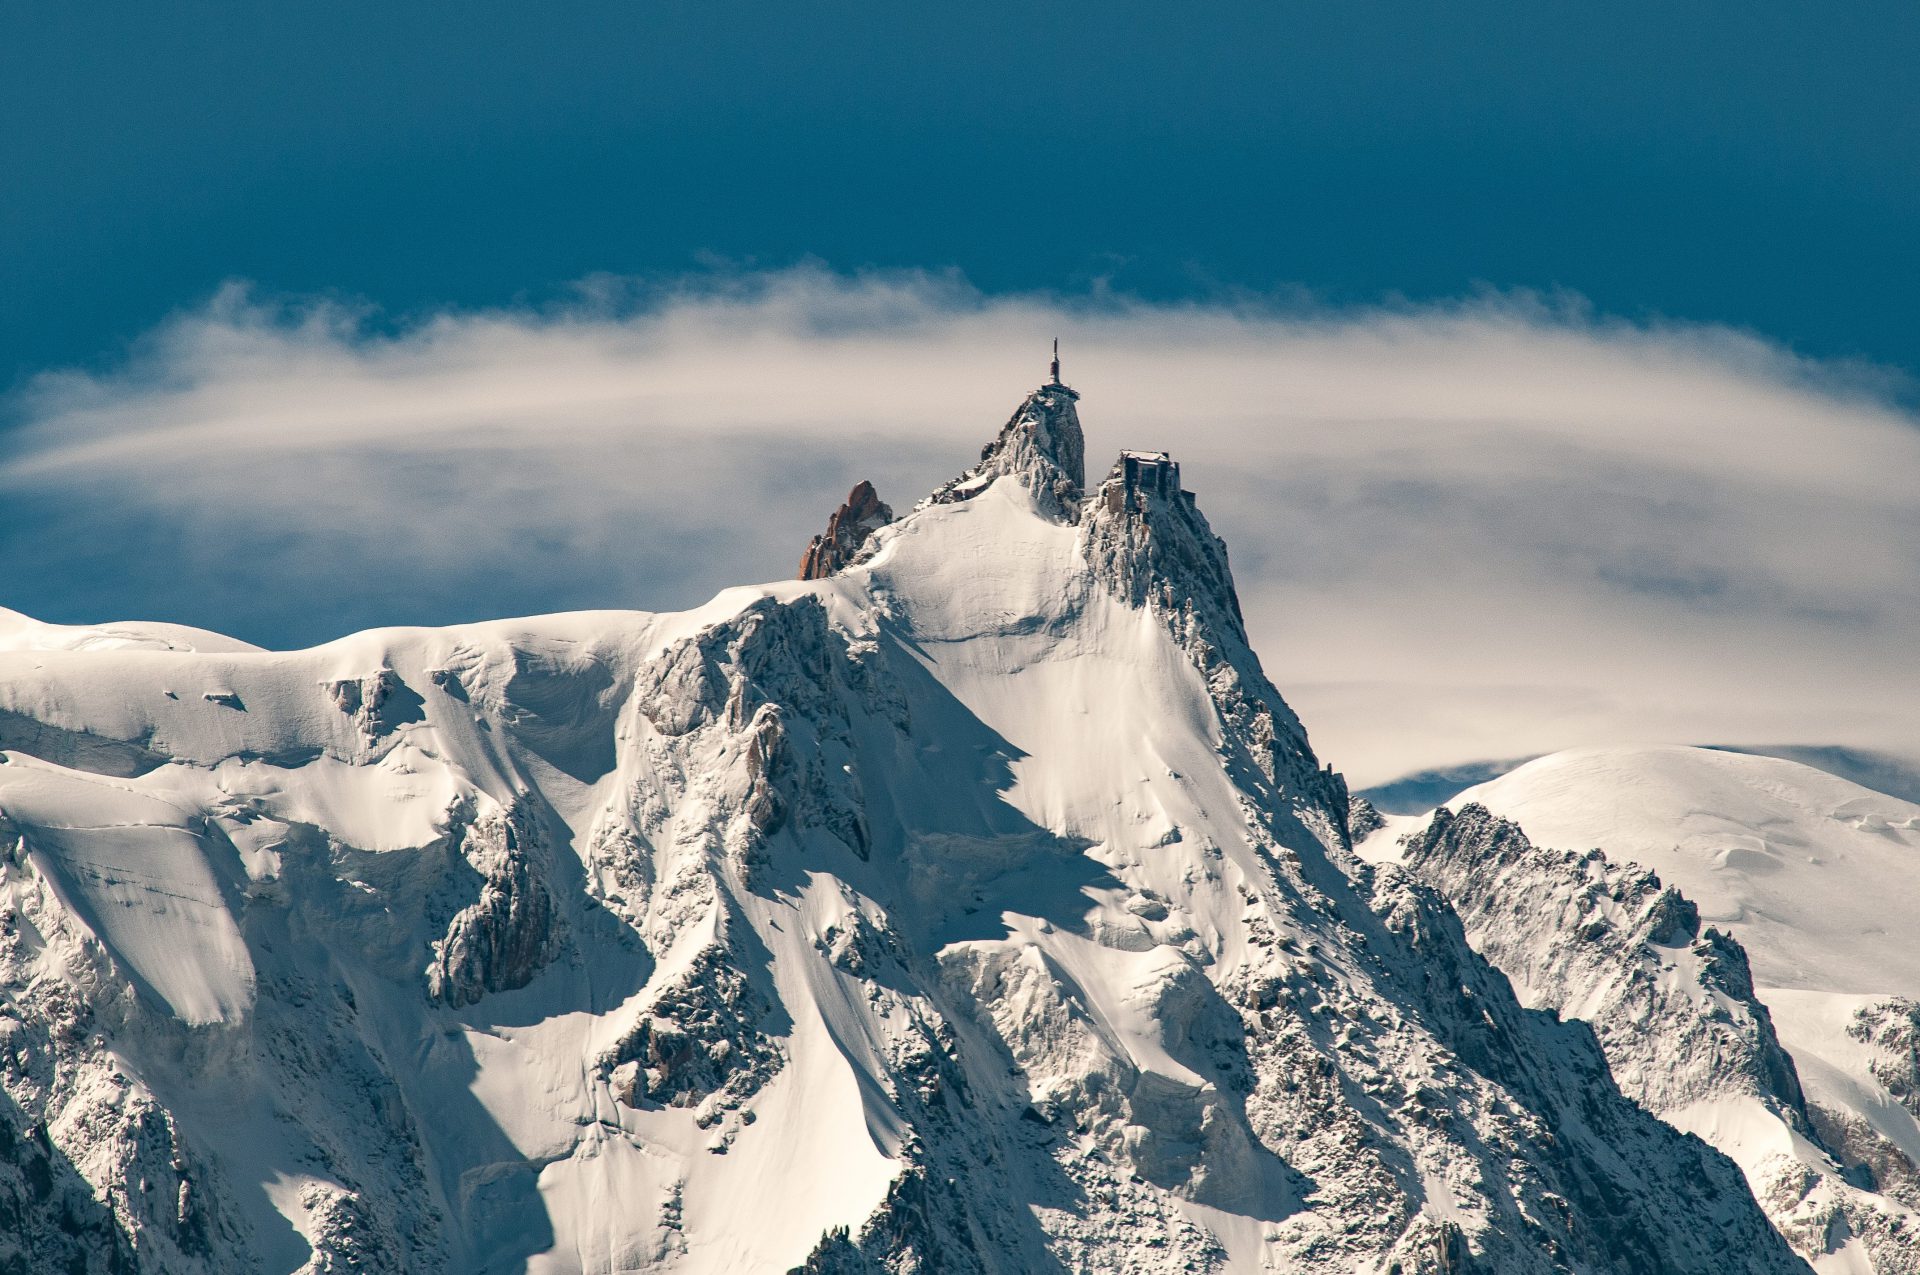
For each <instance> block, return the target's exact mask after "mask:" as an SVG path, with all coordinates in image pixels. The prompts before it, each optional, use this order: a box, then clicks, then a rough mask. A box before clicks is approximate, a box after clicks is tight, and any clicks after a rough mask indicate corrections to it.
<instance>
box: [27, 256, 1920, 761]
mask: <svg viewBox="0 0 1920 1275" xmlns="http://www.w3.org/2000/svg"><path fill="white" fill-rule="evenodd" d="M1055 333H1059V334H1062V335H1063V336H1064V338H1065V339H1064V341H1063V348H1062V354H1063V361H1064V369H1063V370H1064V376H1065V379H1066V380H1067V381H1069V382H1070V383H1072V384H1074V385H1075V386H1077V387H1078V388H1079V389H1080V390H1081V391H1082V393H1083V394H1084V395H1085V399H1084V401H1083V403H1082V405H1081V406H1082V409H1083V411H1082V417H1083V420H1084V422H1085V425H1086V428H1087V432H1088V436H1089V453H1090V456H1091V457H1092V461H1091V465H1092V467H1093V468H1094V469H1096V470H1097V469H1099V468H1100V467H1101V466H1102V464H1103V463H1104V461H1103V453H1108V452H1112V451H1115V450H1117V449H1118V448H1120V447H1123V446H1128V447H1150V448H1159V447H1167V448H1171V449H1172V450H1173V451H1174V452H1175V453H1176V454H1177V455H1178V457H1179V458H1180V460H1181V461H1182V463H1183V465H1184V471H1185V476H1186V481H1187V485H1188V486H1190V487H1191V488H1193V489H1194V490H1196V491H1197V492H1199V493H1200V500H1201V503H1202V506H1203V507H1204V508H1205V509H1206V510H1207V512H1208V514H1209V516H1210V517H1211V518H1212V520H1213V522H1214V524H1215V526H1216V528H1217V529H1218V530H1219V531H1221V532H1222V534H1224V535H1225V536H1226V537H1227V539H1228V542H1229V544H1230V545H1231V547H1232V550H1233V555H1234V564H1235V568H1236V574H1237V577H1238V581H1239V587H1240V592H1241V596H1242V600H1243V602H1244V603H1245V605H1246V609H1247V612H1248V616H1249V620H1250V622H1251V625H1252V628H1253V631H1254V637H1255V641H1256V644H1257V645H1258V647H1259V649H1260V650H1261V652H1262V654H1263V656H1264V657H1265V659H1266V662H1267V664H1268V667H1269V671H1270V672H1271V673H1272V675H1273V676H1274V678H1275V680H1276V681H1277V682H1278V683H1279V684H1280V686H1281V688H1282V690H1283V691H1285V692H1286V693H1287V694H1288V695H1289V697H1290V698H1291V699H1292V700H1293V701H1294V703H1295V704H1296V706H1297V707H1298V708H1299V709H1300V710H1301V713H1302V715H1303V716H1304V717H1305V719H1306V721H1307V723H1308V726H1309V728H1310V730H1312V731H1313V733H1314V736H1315V740H1316V744H1317V745H1318V747H1319V749H1320V751H1321V752H1322V754H1323V755H1325V756H1327V757H1329V758H1330V759H1331V760H1333V761H1334V763H1335V764H1336V765H1338V766H1340V767H1342V768H1343V769H1345V770H1346V771H1347V772H1348V773H1349V774H1350V775H1351V776H1352V777H1353V778H1354V779H1355V780H1356V781H1357V782H1359V783H1362V784H1364V783H1368V782H1373V781H1377V780H1380V779H1384V778H1387V777H1389V776H1391V775H1394V774H1397V773H1400V772H1402V771H1405V770H1409V769H1413V768H1417V767H1421V766H1430V765H1438V764H1444V763H1448V762H1455V761H1460V760H1465V759H1470V758H1478V757H1488V756H1515V755H1521V754H1527V753H1534V752H1541V751H1547V750H1551V749H1556V748H1562V747H1567V746H1571V745H1576V744H1583V743H1599V742H1610V741H1624V740H1650V739H1662V740H1684V741H1690V742H1698V741H1743V740H1744V741H1752V742H1783V741H1799V742H1813V743H1828V742H1844V743H1851V744H1857V745H1867V746H1889V745H1892V746H1898V745H1900V744H1901V743H1902V742H1903V741H1904V740H1905V739H1906V737H1907V735H1908V734H1910V731H1908V730H1906V729H1905V727H1904V725H1903V723H1905V722H1910V721H1911V720H1913V717H1914V715H1915V712H1916V710H1920V685H1916V679H1913V678H1912V677H1911V676H1910V675H1909V674H1908V673H1907V671H1906V664H1907V660H1908V658H1909V657H1908V654H1907V652H1906V650H1905V649H1904V648H1905V647H1906V645H1907V642H1906V636H1907V635H1909V634H1911V633H1912V632H1914V631H1916V630H1920V587H1916V586H1920V510H1917V509H1916V502H1915V498H1914V496H1913V494H1912V491H1913V481H1912V480H1913V476H1914V475H1915V474H1920V429H1916V427H1915V422H1914V421H1913V419H1912V418H1911V417H1909V416H1907V415H1905V414H1904V413H1903V412H1901V411H1900V410H1899V409H1898V408H1896V407H1894V406H1892V405H1891V404H1890V401H1889V400H1888V398H1887V397H1886V395H1885V394H1884V393H1882V392H1880V390H1884V388H1885V387H1884V386H1882V387H1879V390H1876V388H1875V387H1874V386H1873V385H1870V384H1863V383H1861V381H1860V380H1859V379H1858V376H1857V375H1856V376H1855V377H1854V379H1853V380H1851V381H1848V380H1845V379H1843V376H1842V372H1841V371H1840V370H1837V369H1833V368H1823V367H1818V366H1812V365H1808V364H1806V363H1803V362H1800V361H1797V360H1795V359H1793V358H1792V357H1791V356H1789V355H1787V354H1785V353H1784V352H1782V351H1780V350H1778V349H1775V348H1773V347H1770V346H1766V345H1764V344H1762V343H1760V342H1758V341H1755V340H1752V339H1750V338H1746V337H1742V336H1738V335H1736V334H1732V333H1729V332H1726V331H1722V330H1713V329H1679V328H1658V329H1647V328H1639V327H1633V326H1629V325H1625V324H1610V323H1601V322H1596V321H1593V320H1591V319H1590V318H1586V317H1583V316H1581V315H1579V314H1576V313H1572V312H1567V311H1560V310H1552V309H1547V308H1542V307H1540V306H1537V305H1534V304H1532V303H1530V302H1526V301H1523V300H1509V301H1494V302H1481V303H1474V304H1471V305H1467V306H1462V307H1458V308H1452V309H1433V310H1423V311H1408V312H1391V313H1385V312H1370V313H1358V314H1297V313H1289V314H1275V313H1271V312H1259V311H1229V310H1224V309H1207V308H1196V307H1179V308H1156V307H1151V306H1146V305H1127V304H1116V305H1110V306H1105V307H1101V308H1094V309H1090V308H1087V307H1082V306H1075V307H1069V306H1062V305H1059V304H1055V303H1051V302H1047V301H1043V300H1037V299H1031V298H1016V299H989V298H984V297H982V296H980V295H978V294H976V293H973V292H971V291H969V290H967V289H966V288H964V287H963V286H960V285H957V284H954V283H952V282H951V281H939V280H930V279H927V278H924V277H917V276H906V277H888V278H877V279H875V278H867V279H858V280H847V279H844V278H836V277H832V276H827V275H824V274H820V273H810V272H797V273H790V274H783V275H775V276H769V277H764V278H759V279H753V280H747V281H744V282H738V281H736V285H735V286H731V287H729V288H726V289H723V290H710V291H707V292H704V293H692V292H690V293H686V294H683V295H681V296H679V297H677V298H675V299H673V300H670V301H668V302H665V303H662V304H657V305H653V306H651V307H649V308H643V309H638V310H631V309H628V310H621V309H616V308H600V309H590V310H581V311H577V312H571V313H565V314H558V315H556V314H540V315H535V314H516V313H490V314H480V315H452V316H445V317H442V318H439V319H437V320H434V321H432V322H430V323H426V324H424V325H421V326H419V327H416V328H413V329H409V330H407V331H404V332H401V333H400V334H398V335H392V334H378V333H374V332H371V331H369V330H366V329H364V328H362V327H360V326H358V325H357V323H356V321H355V320H354V319H353V318H352V317H351V316H349V315H346V314H344V313H342V312H339V311H335V310H331V309H328V308H327V307H324V306H321V307H316V308H313V309H309V310H305V311H299V312H290V311H270V310H264V309H261V308H258V307H255V306H253V305H252V304H251V303H249V301H248V300H247V298H246V297H245V296H244V295H241V294H238V293H236V294H231V295H228V296H225V297H223V298H221V299H220V300H219V301H218V302H216V303H215V304H214V305H213V306H211V307H209V308H208V309H207V310H206V311H204V312H202V313H200V314H197V315H193V316H189V317H187V318H185V319H182V320H180V321H178V322H176V323H175V324H173V325H171V326H169V327H168V328H166V329H163V330H162V331H160V332H158V333H156V334H155V335H154V336H153V338H152V339H151V340H150V341H149V342H148V343H147V345H146V346H145V347H144V348H143V349H142V351H141V352H140V353H139V354H138V356H137V357H136V358H135V359H134V360H133V361H132V362H131V363H130V364H129V365H128V366H126V367H125V368H123V369H120V370H119V371H116V372H114V373H111V374H105V375H100V376H67V377H53V378H46V379H43V380H42V381H40V382H39V383H37V384H35V385H34V386H32V387H31V388H30V390H29V391H28V393H27V394H26V395H25V397H24V398H23V399H22V400H21V401H20V403H19V404H18V407H19V408H20V411H21V414H22V416H23V423H22V425H21V427H20V428H19V429H18V430H16V431H15V433H14V435H13V442H14V446H13V448H12V454H11V456H10V458H9V459H8V460H7V461H6V462H5V465H4V468H0V492H4V498H5V503H6V507H7V509H8V512H9V514H10V515H11V517H10V518H9V519H8V520H7V521H6V522H5V523H0V541H3V542H4V543H0V550H4V552H5V553H6V555H7V561H8V563H9V569H8V576H7V585H8V594H7V596H6V597H5V598H3V599H0V604H5V605H11V606H14V607H18V608H20V609H23V610H26V611H29V612H38V613H40V614H42V615H44V616H46V617H47V618H51V619H76V620H77V619H104V618H118V617H120V616H129V615H140V616H152V617H160V618H167V619H177V620H183V621H190V622H194V623H199V624H204V625H209V626H212V627H216V628H224V629H228V630H231V631H236V632H238V633H239V634H240V635H241V636H244V637H250V638H253V639H255V640H261V641H266V642H269V643H274V644H283V645H284V644H293V643H301V642H310V641H316V640H320V639H323V638H326V637H329V636H333V635H336V634H338V633H341V632H345V631H347V630H350V629H353V628H357V627H363V626H368V625H375V624H385V623H394V622H434V621H450V620H456V619H464V618H474V617H479V616H485V615H491V614H505V613H513V612H531V611H542V610H552V609H561V608H572V607H586V606H638V607H646V608H663V607H678V606H685V605H690V604H692V603H694V602H697V601H699V600H700V599H702V598H703V597H705V596H706V595H707V594H709V593H711V592H712V591H713V590H715V589H717V588H719V587H721V586H723V585H726V584H730V583H737V582H740V581H744V580H757V579H766V578H772V577H777V576H782V575H786V574H789V573H791V571H792V570H793V564H794V562H795V561H797V557H798V553H799V550H800V547H801V546H802V545H804V543H805V541H806V538H807V536H808V535H810V534H811V533H813V532H814V531H817V530H818V529H819V526H820V525H821V524H822V523H823V520H824V518H825V515H826V512H827V511H828V510H830V508H831V507H832V506H833V504H834V503H835V502H836V501H837V500H838V499H840V498H841V497H842V496H843V495H844V493H845V491H846V489H847V488H848V487H849V486H851V485H852V483H853V482H854V481H855V480H856V479H859V478H870V479H872V480H873V481H874V482H875V484H876V486H877V487H878V488H879V490H880V493H881V495H882V497H883V498H885V499H887V500H888V501H890V502H892V503H893V504H894V505H895V506H896V507H901V508H904V507H905V506H906V505H908V504H909V503H910V502H911V501H912V500H913V499H914V498H915V497H916V496H917V495H919V494H920V493H922V492H925V491H927V490H929V489H931V488H932V487H933V486H934V485H936V484H937V483H938V482H939V481H941V480H942V479H944V478H947V477H949V476H951V475H952V474H953V473H955V472H957V471H958V470H960V469H961V468H963V467H964V466H965V464H966V463H967V462H968V461H969V460H971V459H972V457H973V455H974V454H975V451H976V449H977V448H978V446H979V443H980V442H981V440H982V439H984V438H986V437H988V436H990V435H991V433H992V431H993V429H995V428H996V427H997V426H998V424H999V423H1000V422H1001V421H1002V420H1004V418H1005V416H1006V413H1007V412H1008V410H1009V409H1010V407H1011V405H1012V404H1013V403H1015V402H1017V401H1018V398H1019V395H1020V394H1021V393H1023V392H1024V391H1025V390H1026V389H1028V388H1031V386H1032V385H1034V384H1037V383H1038V382H1039V381H1040V380H1042V379H1043V378H1044V377H1045V375H1046V373H1047V356H1048V343H1047V342H1048V338H1049V337H1051V336H1052V335H1054V334H1055Z"/></svg>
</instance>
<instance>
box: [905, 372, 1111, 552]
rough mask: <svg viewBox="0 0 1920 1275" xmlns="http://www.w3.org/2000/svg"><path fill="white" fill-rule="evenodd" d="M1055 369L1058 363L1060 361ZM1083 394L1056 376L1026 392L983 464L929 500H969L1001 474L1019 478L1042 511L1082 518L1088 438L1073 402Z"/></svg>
mask: <svg viewBox="0 0 1920 1275" xmlns="http://www.w3.org/2000/svg"><path fill="white" fill-rule="evenodd" d="M1054 367H1055V371H1056V373H1057V372H1058V368H1059V364H1058V362H1057V361H1056V363H1055V365H1054ZM1079 398H1080V396H1079V395H1078V394H1076V393H1075V392H1074V391H1073V390H1072V389H1070V388H1068V387H1067V386H1065V385H1062V384H1060V383H1059V382H1058V381H1057V380H1056V381H1054V382H1052V383H1050V384H1047V385H1042V386H1041V387H1040V388H1039V389H1037V390H1035V391H1034V392H1033V393H1031V394H1029V395H1027V398H1026V401H1025V402H1023V403H1021V404H1020V407H1019V410H1017V411H1016V412H1014V414H1013V416H1012V418H1011V419H1009V420H1008V421H1007V423H1006V424H1005V425H1003V426H1002V427H1001V429H1000V433H999V434H998V435H997V436H996V437H995V438H994V440H993V441H992V442H991V443H988V444H987V445H986V447H985V448H983V449H982V450H981V452H980V463H979V464H977V465H975V466H974V467H973V468H972V469H969V470H968V471H967V472H966V473H964V474H962V475H960V476H959V477H958V478H956V479H954V480H953V481H952V482H950V483H948V484H947V485H946V486H944V487H942V488H940V490H938V491H936V492H934V493H933V495H931V496H929V497H928V498H927V503H929V504H940V505H944V504H951V503H953V502H954V501H959V500H968V499H970V498H972V497H973V496H976V495H978V494H979V493H980V492H982V491H985V490H986V489H987V487H989V486H990V485H992V483H993V481H994V480H995V479H996V478H1001V477H1004V476H1006V475H1009V474H1011V475H1013V476H1015V477H1017V478H1018V479H1019V480H1020V482H1021V483H1022V484H1023V485H1024V486H1025V487H1026V488H1027V490H1028V491H1029V492H1031V493H1033V498H1034V503H1035V505H1036V506H1037V507H1038V508H1039V510H1040V512H1041V513H1042V514H1044V515H1045V516H1046V517H1048V518H1051V519H1053V520H1054V521H1055V522H1077V521H1079V518H1080V493H1081V489H1082V488H1083V487H1084V486H1085V485H1086V476H1087V456H1086V439H1085V437H1084V436H1083V435H1082V434H1081V432H1080V414H1079V412H1078V411H1076V410H1075V408H1074V403H1075V402H1077V401H1078V400H1079Z"/></svg>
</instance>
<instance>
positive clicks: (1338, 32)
mask: <svg viewBox="0 0 1920 1275" xmlns="http://www.w3.org/2000/svg"><path fill="white" fill-rule="evenodd" d="M1916 66H1920V8H1916V7H1915V6H1913V5H1911V4H1908V3H1886V4H1853V5H1831V4H1811V3H1809V4H1778V3H1765V2H1761V3H1746V4H1739V5H1733V4H1724V5H1692V6H1689V5H1674V4H1671V3H1661V4H1651V3H1610V4H1606V5H1589V6H1570V5H1541V4H1538V3H1485V2H1469V3H1452V4H1445V5H1442V4H1438V3H1397V4H1382V3H1365V2H1360V3H1354V2H1351V0H1342V2H1341V3H1333V2H1331V0H1320V2H1316V3H1308V4H1303V3H1275V2H1272V0H1267V2H1264V3H1247V4H1212V5H1186V6H1174V5H1168V4H1165V3H1153V4H1136V3H1102V4H1099V5H1094V4H1032V3H1023V4H1005V3H995V2H982V0H976V2H975V3H970V4H966V5H943V6H930V5H916V4H902V3H897V2H896V3H890V4H865V3H862V4H849V3H831V2H829V3H817V4H811V5H785V4H781V5H776V4H768V3H739V2H737V0H707V2H704V3H699V4H694V3H648V2H645V0H625V2H623V3H553V4H544V5H527V4H499V3H491V2H483V0H466V2H464V3H461V4H457V5H455V4H443V3H400V4H396V3H392V0H382V2H381V3H378V4H362V3H346V2H335V3H328V4H324V5H322V4H292V3H285V4H282V3H275V4H266V5H258V6H242V5H233V4H228V3H221V4H211V3H189V2H185V0H175V2H174V3H169V4H163V5H154V4H150V3H142V4H128V3H96V4H89V5H54V4H39V5H16V6H9V7H8V8H7V10H6V12H5V14H4V16H0V385H5V384H6V383H9V382H17V380H18V378H20V377H21V376H23V375H27V374H31V373H32V372H34V371H36V370H39V369H44V368H47V367H50V366H58V365H65V364H92V365H99V364H101V363H102V362H111V360H112V359H113V358H114V357H115V353H116V351H117V350H118V349H120V348H121V347H122V345H123V343H124V342H125V341H126V340H128V339H129V338H131V337H133V336H135V335H137V334H138V333H140V332H141V331H143V330H145V329H147V328H149V327H151V326H152V325H153V324H154V323H155V322H156V321H157V320H158V319H160V318H161V317H162V316H164V315H165V314H166V313H167V312H168V311H170V310H173V309H175V308H178V307H183V306H189V305H192V304H195V303H197V302H198V301H201V300H203V299H204V298H205V297H206V296H207V295H208V294H209V293H211V292H212V290H213V289H214V288H215V287H216V286H217V285H218V284H219V283H220V282H221V281H222V280H224V279H229V278H245V279H250V280H253V281H255V282H257V283H258V284H259V285H261V286H262V287H263V288H264V289H266V290H267V291H269V292H271V293H307V292H315V291H320V292H328V293H335V294H341V295H345V296H350V297H355V298H364V299H367V300H370V301H372V302H374V303H375V304H377V305H378V306H380V307H382V308H383V309H384V310H385V311H386V312H387V313H389V314H392V315H394V316H396V317H404V316H406V315H408V314H415V313H419V312H422V311H425V310H428V309H431V308H433V307H436V306H441V305H448V304H451V305H458V306H478V305H498V304H510V303H514V302H525V301H531V302H534V303H539V302H541V301H543V300H547V299H550V298H552V297H554V296H555V295H556V294H557V293H558V292H559V291H560V290H561V289H563V288H564V286H565V284H566V283H567V281H569V280H572V279H576V278H579V277H582V276H585V275H589V274H592V273H595V272H612V273H617V274H624V275H640V276H656V275H662V274H669V275H670V274H675V273H679V272H683V271H688V270H699V269H703V268H706V267H707V266H708V264H710V263H711V262H712V261H714V260H715V259H721V260H725V261H730V262H733V263H736V264H744V265H757V266H779V265H784V264H788V263H791V262H793V261H794V260H796V259H799V258H802V257H804V256H813V257H817V258H820V259H822V260H824V261H825V262H827V263H828V264H830V265H832V266H834V267H836V268H839V269H857V268H861V267H865V266H882V267H935V268H939V267H958V268H959V269H960V270H962V271H963V272H964V273H965V274H966V275H967V277H968V278H970V279H971V280H972V281H973V282H974V283H976V284H977V285H979V286H981V287H983V288H986V289H988V290H989V291H1002V290H1024V289H1054V290H1064V291H1068V292H1073V291H1076V290H1081V289H1085V288H1087V287H1088V286H1090V285H1091V284H1092V282H1093V281H1094V280H1096V279H1098V278H1101V277H1110V278H1111V279H1112V281H1113V282H1114V284H1115V285H1116V286H1118V287H1119V288H1121V289H1124V290H1129V291H1134V292H1138V293H1140V294H1143V295H1146V296H1150V297H1154V298H1160V299H1165V298H1178V297H1182V296H1218V295H1221V294H1222V293H1229V292H1232V291H1234V290H1237V289H1250V290H1254V291H1256V292H1268V291H1285V290H1286V289H1289V288H1291V287H1294V286H1296V285H1304V286H1305V287H1306V288H1307V289H1309V290H1311V291H1312V292H1313V293H1314V294H1316V295H1318V296H1320V297H1322V298H1325V299H1328V300H1331V301H1334V302H1349V301H1371V300H1377V299H1380V298H1382V297H1391V296H1394V295H1406V296H1409V297H1412V298H1416V299H1418V298H1429V297H1436V296H1449V295H1456V294H1459V293H1461V292H1464V291H1467V290H1469V289H1472V288H1474V287H1475V286H1477V285H1480V284H1490V285H1493V286H1495V287H1500V288H1511V287H1531V288H1541V289H1552V288H1564V289H1570V290H1573V291H1576V292H1578V293H1581V294H1584V295H1585V296H1587V297H1588V298H1590V299H1591V300H1592V301H1593V302H1594V303H1595V304H1596V305H1597V306H1598V307H1599V308H1600V309H1601V310H1603V311H1606V312H1611V313H1616V314H1620V315H1624V316H1627V317H1630V318H1645V317H1649V316H1672V317H1677V318H1684V319H1693V320H1709V321H1724V322H1728V323H1732V324H1735V325H1740V326H1744V327H1750V328H1752V329H1754V330H1757V331H1759V332H1762V333H1764V334H1766V335H1768V336H1770V337H1773V338H1776V339H1779V340H1781V341H1784V342H1786V343H1788V344H1789V345H1791V346H1792V347H1793V348H1795V349H1798V350H1801V351H1804V352H1806V353H1809V354H1813V355H1818V356H1838V357H1855V356H1861V357H1866V358H1870V359H1874V360H1878V361H1881V362H1886V363H1891V364H1894V365H1897V366H1900V367H1904V368H1907V369H1909V370H1911V369H1913V368H1915V367H1916V366H1920V248H1916V237H1915V213H1916V210H1920V92H1916V72H1915V70H1914V68H1915V67H1916Z"/></svg>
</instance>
